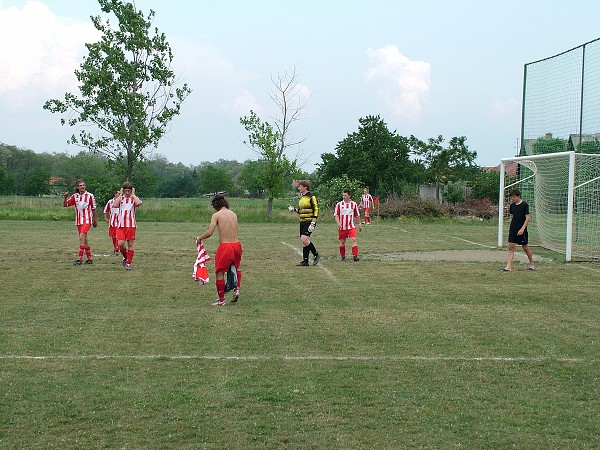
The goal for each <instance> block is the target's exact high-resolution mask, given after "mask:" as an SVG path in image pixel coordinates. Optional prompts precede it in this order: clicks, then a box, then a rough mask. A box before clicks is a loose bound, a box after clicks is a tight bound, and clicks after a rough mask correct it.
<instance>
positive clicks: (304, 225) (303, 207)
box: [290, 180, 321, 266]
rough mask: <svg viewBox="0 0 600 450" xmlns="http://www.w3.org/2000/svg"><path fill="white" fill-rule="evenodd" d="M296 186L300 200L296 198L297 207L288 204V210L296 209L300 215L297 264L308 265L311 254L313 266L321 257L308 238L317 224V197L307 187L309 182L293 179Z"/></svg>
mask: <svg viewBox="0 0 600 450" xmlns="http://www.w3.org/2000/svg"><path fill="white" fill-rule="evenodd" d="M293 185H296V186H297V187H298V191H299V192H300V200H298V207H297V208H294V207H292V206H290V211H296V212H297V213H298V215H299V216H300V242H302V261H300V263H298V264H297V265H298V266H308V256H309V255H310V254H311V253H312V254H313V266H316V265H317V264H319V260H320V259H321V257H320V256H319V252H318V251H317V249H316V248H315V244H313V243H312V242H311V240H310V235H311V234H312V232H313V231H315V226H316V225H317V218H318V217H319V203H318V202H317V197H316V196H314V195H313V194H312V193H311V192H310V190H309V188H310V183H309V182H308V181H306V180H300V181H297V182H296V181H294V184H293Z"/></svg>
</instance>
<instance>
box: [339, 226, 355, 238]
mask: <svg viewBox="0 0 600 450" xmlns="http://www.w3.org/2000/svg"><path fill="white" fill-rule="evenodd" d="M355 237H356V228H352V229H350V230H338V239H339V240H340V241H341V240H342V239H348V238H355Z"/></svg>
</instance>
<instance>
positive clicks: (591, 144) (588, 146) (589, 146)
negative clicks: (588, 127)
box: [577, 140, 600, 154]
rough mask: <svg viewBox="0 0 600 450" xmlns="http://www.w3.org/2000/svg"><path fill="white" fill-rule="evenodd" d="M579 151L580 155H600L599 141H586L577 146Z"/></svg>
mask: <svg viewBox="0 0 600 450" xmlns="http://www.w3.org/2000/svg"><path fill="white" fill-rule="evenodd" d="M577 151H578V152H580V153H592V154H599V153H600V142H599V141H597V140H594V141H585V142H582V143H581V144H579V145H578V146H577Z"/></svg>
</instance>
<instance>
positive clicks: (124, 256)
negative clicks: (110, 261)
mask: <svg viewBox="0 0 600 450" xmlns="http://www.w3.org/2000/svg"><path fill="white" fill-rule="evenodd" d="M120 250H121V255H123V258H125V260H127V250H126V249H125V247H122V248H121V249H120Z"/></svg>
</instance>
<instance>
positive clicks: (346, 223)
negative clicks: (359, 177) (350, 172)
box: [333, 189, 362, 261]
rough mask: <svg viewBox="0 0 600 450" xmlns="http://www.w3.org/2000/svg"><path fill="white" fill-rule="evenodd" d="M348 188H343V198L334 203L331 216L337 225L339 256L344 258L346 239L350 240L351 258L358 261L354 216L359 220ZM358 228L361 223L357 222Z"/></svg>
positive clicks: (360, 227) (356, 208)
mask: <svg viewBox="0 0 600 450" xmlns="http://www.w3.org/2000/svg"><path fill="white" fill-rule="evenodd" d="M350 196H351V193H350V189H344V192H343V194H342V197H343V200H342V201H341V202H338V203H337V204H336V205H335V209H334V213H333V216H334V217H335V222H336V223H337V226H338V239H339V241H340V257H341V259H342V261H345V260H346V239H348V238H350V239H351V240H352V259H353V260H354V261H358V244H357V243H356V226H355V225H354V218H357V219H358V220H359V221H360V213H359V212H358V205H357V204H356V202H355V201H354V200H352V199H351V198H350ZM358 230H359V231H362V225H361V224H360V223H359V224H358Z"/></svg>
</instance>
